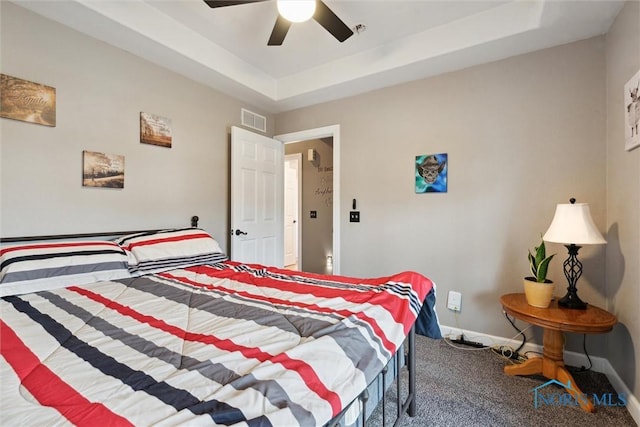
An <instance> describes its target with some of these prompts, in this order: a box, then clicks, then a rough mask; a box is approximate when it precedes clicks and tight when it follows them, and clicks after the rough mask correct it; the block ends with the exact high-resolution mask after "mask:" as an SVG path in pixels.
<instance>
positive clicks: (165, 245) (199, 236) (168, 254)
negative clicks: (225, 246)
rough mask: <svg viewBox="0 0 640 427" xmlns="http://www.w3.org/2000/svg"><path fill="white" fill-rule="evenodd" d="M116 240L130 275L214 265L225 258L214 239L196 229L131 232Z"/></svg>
mask: <svg viewBox="0 0 640 427" xmlns="http://www.w3.org/2000/svg"><path fill="white" fill-rule="evenodd" d="M116 242H117V243H118V244H119V245H120V246H121V247H122V248H124V250H125V251H127V253H128V254H129V271H130V272H131V273H132V274H134V275H141V274H146V273H160V272H162V271H167V270H173V269H176V268H185V267H191V266H194V265H200V264H215V263H218V262H222V261H226V260H227V259H228V258H227V256H226V255H225V254H224V253H223V252H222V249H220V245H218V242H216V241H215V239H214V238H213V237H211V235H210V234H209V233H207V232H206V231H204V230H201V229H199V228H185V229H174V230H162V231H156V232H149V233H138V234H131V235H128V236H123V237H121V238H119V239H117V240H116Z"/></svg>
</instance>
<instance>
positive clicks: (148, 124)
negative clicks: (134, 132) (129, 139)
mask: <svg viewBox="0 0 640 427" xmlns="http://www.w3.org/2000/svg"><path fill="white" fill-rule="evenodd" d="M140 142H141V143H143V144H152V145H159V146H161V147H167V148H171V119H168V118H166V117H162V116H158V115H155V114H149V113H140Z"/></svg>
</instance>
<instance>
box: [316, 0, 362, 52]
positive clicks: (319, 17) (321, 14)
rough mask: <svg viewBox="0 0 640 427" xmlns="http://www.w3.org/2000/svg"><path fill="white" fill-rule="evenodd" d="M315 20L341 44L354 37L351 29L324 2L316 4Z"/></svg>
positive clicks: (318, 1) (318, 0) (320, 1)
mask: <svg viewBox="0 0 640 427" xmlns="http://www.w3.org/2000/svg"><path fill="white" fill-rule="evenodd" d="M313 19H315V20H316V21H317V22H318V24H320V25H322V26H323V27H324V28H325V30H327V31H329V32H330V33H331V34H332V35H333V37H335V38H336V39H338V40H339V41H340V42H341V43H342V42H343V41H345V40H346V39H348V38H349V37H351V36H352V35H353V31H351V28H349V27H347V25H346V24H345V23H344V22H342V20H341V19H340V18H338V15H336V14H335V13H333V11H332V10H331V9H329V6H327V5H326V4H324V2H323V1H322V0H317V2H316V12H315V13H314V14H313Z"/></svg>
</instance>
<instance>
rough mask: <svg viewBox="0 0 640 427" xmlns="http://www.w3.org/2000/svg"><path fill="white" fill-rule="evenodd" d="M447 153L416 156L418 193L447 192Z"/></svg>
mask: <svg viewBox="0 0 640 427" xmlns="http://www.w3.org/2000/svg"><path fill="white" fill-rule="evenodd" d="M448 169H449V167H448V164H447V153H441V154H425V155H422V156H416V171H415V179H416V193H446V192H447V171H448Z"/></svg>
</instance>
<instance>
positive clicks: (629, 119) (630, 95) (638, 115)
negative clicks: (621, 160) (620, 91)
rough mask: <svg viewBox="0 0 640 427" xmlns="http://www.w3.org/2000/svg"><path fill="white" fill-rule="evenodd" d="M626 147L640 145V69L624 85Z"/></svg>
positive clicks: (632, 147) (628, 148)
mask: <svg viewBox="0 0 640 427" xmlns="http://www.w3.org/2000/svg"><path fill="white" fill-rule="evenodd" d="M624 114H625V127H624V149H625V150H627V151H631V150H633V149H634V148H637V147H639V146H640V136H639V135H638V132H640V70H638V72H637V73H636V74H635V75H634V76H633V77H631V79H630V80H629V81H628V82H627V84H626V85H624Z"/></svg>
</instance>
